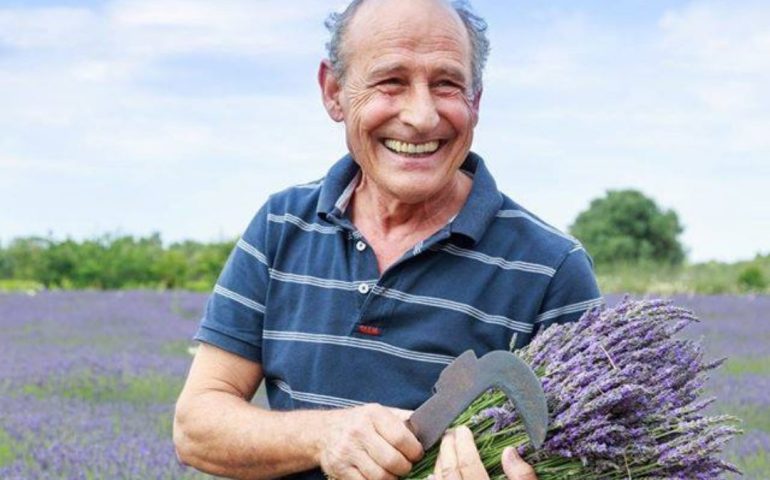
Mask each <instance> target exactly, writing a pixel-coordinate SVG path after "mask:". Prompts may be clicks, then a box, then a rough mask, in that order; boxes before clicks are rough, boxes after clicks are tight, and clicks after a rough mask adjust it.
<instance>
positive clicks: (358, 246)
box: [356, 240, 366, 252]
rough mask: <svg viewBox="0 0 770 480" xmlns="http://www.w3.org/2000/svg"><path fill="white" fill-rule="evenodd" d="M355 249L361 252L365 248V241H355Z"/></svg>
mask: <svg viewBox="0 0 770 480" xmlns="http://www.w3.org/2000/svg"><path fill="white" fill-rule="evenodd" d="M356 250H358V251H359V252H363V251H364V250H366V243H364V242H362V241H361V240H359V241H358V242H356Z"/></svg>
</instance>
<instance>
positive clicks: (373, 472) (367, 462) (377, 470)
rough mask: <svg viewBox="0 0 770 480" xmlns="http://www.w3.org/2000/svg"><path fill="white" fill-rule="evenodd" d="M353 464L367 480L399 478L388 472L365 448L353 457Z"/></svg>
mask: <svg viewBox="0 0 770 480" xmlns="http://www.w3.org/2000/svg"><path fill="white" fill-rule="evenodd" d="M352 463H353V465H355V467H356V468H357V469H358V471H359V472H360V474H361V475H362V476H363V478H365V479H367V480H375V479H376V480H398V477H397V476H396V475H393V474H392V473H390V472H388V471H387V470H385V469H384V468H382V467H381V466H379V465H378V464H377V462H375V461H374V460H373V459H372V458H371V457H370V456H369V455H368V454H367V453H365V452H364V451H363V450H362V451H360V452H359V454H358V455H356V458H354V459H353V462H352Z"/></svg>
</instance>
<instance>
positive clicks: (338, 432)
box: [174, 343, 423, 480]
mask: <svg viewBox="0 0 770 480" xmlns="http://www.w3.org/2000/svg"><path fill="white" fill-rule="evenodd" d="M262 378H263V373H262V367H261V365H260V364H258V363H255V362H252V361H250V360H246V359H244V358H241V357H239V356H237V355H234V354H232V353H229V352H227V351H225V350H222V349H220V348H217V347H214V346H211V345H208V344H205V343H203V344H201V346H200V348H199V349H198V352H197V353H196V355H195V359H194V360H193V364H192V367H191V369H190V373H189V375H188V378H187V382H186V383H185V386H184V388H183V390H182V393H181V394H180V396H179V400H178V402H177V405H176V414H175V417H174V444H175V446H176V450H177V455H178V456H179V459H180V460H181V461H182V462H184V463H186V464H189V465H191V466H193V467H195V468H197V469H199V470H202V471H205V472H209V473H212V474H215V475H220V476H227V477H233V478H249V479H251V478H254V479H266V478H275V477H279V476H283V475H288V474H291V473H296V472H300V471H304V470H310V469H313V468H316V467H319V466H320V467H321V468H322V469H323V470H324V471H325V472H326V473H327V474H328V475H330V476H333V477H336V478H339V479H347V478H351V479H356V480H359V479H362V478H366V479H383V480H384V479H388V480H390V479H395V478H396V477H397V476H403V475H406V474H407V473H408V472H409V470H410V469H411V467H412V463H413V462H415V461H417V460H418V459H419V458H420V457H421V456H422V453H423V452H422V447H421V446H420V444H419V442H418V441H417V439H416V438H415V437H414V435H412V433H411V432H410V431H409V430H408V429H407V428H406V425H405V423H404V422H405V420H406V418H408V415H409V413H410V412H407V411H405V410H398V409H393V408H387V407H383V406H380V405H374V404H372V405H365V406H362V407H356V408H350V409H344V410H324V411H316V410H306V411H293V412H274V411H267V410H264V409H261V408H259V407H256V406H254V405H251V404H250V403H249V401H250V399H251V398H252V396H253V395H254V393H255V392H256V390H257V387H258V386H259V384H260V383H261V381H262Z"/></svg>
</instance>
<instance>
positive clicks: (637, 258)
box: [569, 190, 685, 265]
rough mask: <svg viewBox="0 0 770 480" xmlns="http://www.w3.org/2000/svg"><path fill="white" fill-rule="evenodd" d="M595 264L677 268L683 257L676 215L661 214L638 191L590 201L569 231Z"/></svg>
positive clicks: (673, 213)
mask: <svg viewBox="0 0 770 480" xmlns="http://www.w3.org/2000/svg"><path fill="white" fill-rule="evenodd" d="M569 230H570V233H571V234H572V235H573V236H575V237H577V238H578V239H579V240H580V241H581V242H583V244H584V245H585V247H586V249H587V250H588V251H589V252H590V253H591V256H592V257H593V258H594V260H595V261H596V263H597V264H611V263H619V262H626V263H629V262H644V261H652V262H658V263H667V264H672V265H676V264H680V263H682V261H683V260H684V257H685V253H684V249H683V248H682V245H681V243H679V240H678V239H677V237H678V236H679V234H681V233H682V231H683V228H682V226H681V225H680V224H679V218H678V217H677V214H676V212H674V211H672V210H667V211H663V210H661V209H660V208H659V207H658V205H656V204H655V202H654V201H653V200H652V199H651V198H648V197H646V196H645V195H644V194H642V192H639V191H638V190H610V191H608V192H607V194H606V196H605V197H603V198H597V199H594V200H592V201H591V205H590V206H589V207H588V209H587V210H585V211H583V212H581V213H580V214H579V215H578V217H577V219H575V223H573V224H572V225H571V226H570V228H569Z"/></svg>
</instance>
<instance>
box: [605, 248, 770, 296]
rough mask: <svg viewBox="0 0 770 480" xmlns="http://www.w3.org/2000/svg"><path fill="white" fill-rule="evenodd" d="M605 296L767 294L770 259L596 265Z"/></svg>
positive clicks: (766, 257) (768, 290)
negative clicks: (678, 263) (611, 294)
mask: <svg viewBox="0 0 770 480" xmlns="http://www.w3.org/2000/svg"><path fill="white" fill-rule="evenodd" d="M596 276H597V279H598V281H599V287H600V288H601V290H602V292H604V293H633V294H652V293H654V294H659V295H672V294H675V293H691V294H702V295H716V294H732V295H746V294H770V281H768V280H766V279H770V256H768V255H765V256H759V255H758V256H757V257H756V258H755V259H754V260H751V261H747V262H737V263H730V264H728V263H721V262H706V263H698V264H687V265H681V266H671V265H660V264H654V263H628V264H616V265H597V266H596Z"/></svg>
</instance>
